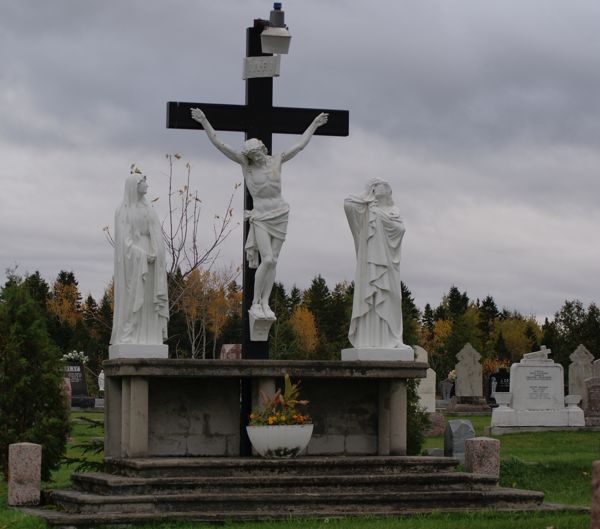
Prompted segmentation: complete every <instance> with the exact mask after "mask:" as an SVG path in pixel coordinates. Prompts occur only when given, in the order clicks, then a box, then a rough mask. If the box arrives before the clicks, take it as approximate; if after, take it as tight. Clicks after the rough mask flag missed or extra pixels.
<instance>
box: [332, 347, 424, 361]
mask: <svg viewBox="0 0 600 529" xmlns="http://www.w3.org/2000/svg"><path fill="white" fill-rule="evenodd" d="M356 360H359V361H362V362H414V360H415V352H414V350H413V348H412V347H411V346H410V345H405V346H404V347H398V348H395V349H385V348H383V347H353V348H351V349H342V362H352V361H356Z"/></svg>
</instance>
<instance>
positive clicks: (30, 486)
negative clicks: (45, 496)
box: [8, 443, 42, 506]
mask: <svg viewBox="0 0 600 529" xmlns="http://www.w3.org/2000/svg"><path fill="white" fill-rule="evenodd" d="M41 476H42V445H38V444H34V443H14V444H11V445H9V446H8V504H9V505H13V506H19V505H38V504H39V503H40V485H41Z"/></svg>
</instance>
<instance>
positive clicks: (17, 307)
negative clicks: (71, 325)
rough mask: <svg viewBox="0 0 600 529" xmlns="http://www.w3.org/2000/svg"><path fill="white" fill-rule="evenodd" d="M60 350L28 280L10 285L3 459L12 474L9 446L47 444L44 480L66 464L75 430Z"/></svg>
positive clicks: (0, 409) (0, 346)
mask: <svg viewBox="0 0 600 529" xmlns="http://www.w3.org/2000/svg"><path fill="white" fill-rule="evenodd" d="M62 369H63V367H62V362H61V353H60V351H59V350H58V349H57V348H56V347H55V346H54V344H52V341H51V339H50V337H49V335H48V332H47V330H46V321H45V317H44V314H43V313H42V311H41V309H40V307H39V305H38V303H37V302H36V301H34V299H33V298H32V297H31V295H30V293H29V288H28V286H27V285H25V284H23V283H21V282H18V283H12V284H9V285H7V286H5V287H4V288H3V290H2V293H1V296H0V387H2V391H0V417H2V427H1V428H0V454H2V455H1V457H0V464H1V466H2V472H3V473H4V474H5V475H6V472H7V470H8V467H7V464H8V461H7V458H8V445H9V444H11V443H18V442H25V441H27V442H32V443H38V444H41V445H42V448H43V449H42V479H44V480H47V479H49V477H50V472H51V471H52V470H53V469H55V468H57V467H58V466H59V464H60V460H61V457H62V455H63V454H64V452H65V447H66V442H67V435H68V433H69V412H68V408H67V404H66V402H65V398H64V395H63V393H62V378H63V372H62Z"/></svg>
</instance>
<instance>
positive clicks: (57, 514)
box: [21, 503, 589, 529]
mask: <svg viewBox="0 0 600 529" xmlns="http://www.w3.org/2000/svg"><path fill="white" fill-rule="evenodd" d="M21 510H22V511H24V512H25V513H27V514H30V515H33V516H39V517H41V518H43V519H44V520H45V521H46V523H47V524H48V525H49V526H50V527H61V528H64V529H72V528H73V527H96V526H98V525H112V526H114V525H132V524H149V523H161V522H162V523H164V522H205V523H218V524H220V523H223V522H251V521H267V520H272V521H277V520H289V519H290V514H289V513H287V512H275V511H264V512H256V511H238V512H233V513H232V512H229V511H224V512H217V511H215V512H205V511H186V512H179V511H174V512H162V513H109V514H74V513H67V512H61V511H56V510H52V509H43V508H33V507H29V508H24V509H21ZM431 510H432V509H431V508H421V509H400V508H399V509H396V510H393V509H388V510H386V511H384V512H381V511H377V510H376V509H370V510H368V511H364V515H365V516H369V517H392V516H393V517H404V516H413V515H416V514H430V513H431ZM436 510H438V511H443V512H465V511H470V510H471V509H469V508H459V507H444V508H443V509H436ZM494 510H495V511H497V512H505V511H509V512H511V513H514V512H515V511H518V512H532V511H550V512H553V511H567V512H582V513H589V507H576V506H573V505H552V504H546V503H544V504H541V505H538V504H533V503H522V504H518V505H506V506H503V505H498V506H495V507H494ZM350 516H356V512H344V511H342V510H339V509H337V510H335V511H333V510H332V511H327V509H326V508H323V509H319V511H318V512H316V511H315V512H306V513H294V518H299V519H303V518H316V519H319V518H320V519H337V518H346V517H350Z"/></svg>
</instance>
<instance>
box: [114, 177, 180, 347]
mask: <svg viewBox="0 0 600 529" xmlns="http://www.w3.org/2000/svg"><path fill="white" fill-rule="evenodd" d="M147 191H148V183H147V182H146V177H145V176H144V175H141V174H137V173H134V174H131V175H129V176H128V177H127V179H126V180H125V194H124V196H123V202H122V203H121V205H120V206H119V208H118V209H117V211H116V213H115V272H114V298H115V304H114V314H113V328H112V336H111V339H110V343H111V347H110V349H109V356H110V358H116V357H165V356H168V348H167V346H166V345H163V342H164V340H166V338H167V323H168V321H169V302H168V294H167V272H166V251H165V244H164V241H163V235H162V230H161V226H160V221H159V219H158V215H157V214H156V212H155V211H154V210H153V209H152V207H151V206H150V204H148V202H147V200H146V193H147ZM148 346H152V347H148ZM165 353H166V354H165Z"/></svg>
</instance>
